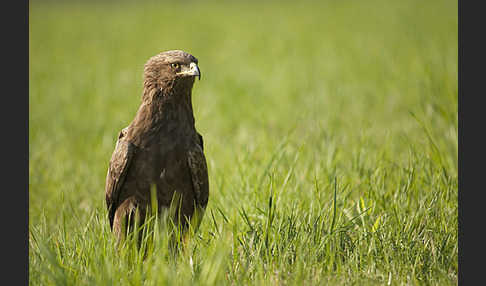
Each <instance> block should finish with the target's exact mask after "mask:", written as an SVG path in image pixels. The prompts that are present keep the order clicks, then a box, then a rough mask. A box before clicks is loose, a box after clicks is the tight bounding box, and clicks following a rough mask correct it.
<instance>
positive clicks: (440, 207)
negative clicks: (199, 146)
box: [28, 0, 458, 285]
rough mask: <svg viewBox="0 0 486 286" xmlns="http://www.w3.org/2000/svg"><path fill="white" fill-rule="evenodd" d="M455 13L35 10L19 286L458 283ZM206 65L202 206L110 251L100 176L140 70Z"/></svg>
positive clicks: (280, 8) (395, 4)
mask: <svg viewBox="0 0 486 286" xmlns="http://www.w3.org/2000/svg"><path fill="white" fill-rule="evenodd" d="M457 24H458V17H457V1H445V0H433V1H413V0H412V1H378V0H371V1H353V0H349V1H348V0H346V1H323V2H309V1H304V2H298V1H295V2H264V3H260V2H245V3H240V2H233V1H228V2H223V1H217V2H200V1H186V2H184V3H176V2H165V3H156V2H148V1H146V2H136V3H135V2H129V1H128V2H120V3H118V2H116V3H115V2H103V3H96V2H86V3H71V2H42V1H31V2H30V7H29V234H28V235H29V284H30V285H456V284H457V273H458V261H457V258H458V245H457V241H458V238H457V237H458V233H457V231H458V223H457V208H458V202H457V195H458V163H457V157H458V116H457V107H458V103H457V102H458V100H457V97H458V81H457V77H458V72H457V69H458V63H457V60H458V57H457V54H458V48H457V38H458V31H457ZM171 49H182V50H184V51H187V52H189V53H191V54H193V55H194V56H196V57H197V58H198V59H199V66H200V69H201V72H202V78H201V80H200V81H197V82H196V83H195V86H194V89H193V105H194V112H195V118H196V128H197V129H198V131H199V132H200V133H201V134H202V135H203V137H204V143H205V154H206V158H207V162H208V168H209V180H210V198H209V204H208V207H207V211H206V215H205V217H204V219H203V222H202V224H201V226H200V229H199V231H198V232H197V233H196V234H195V235H194V236H193V237H192V238H191V239H190V240H189V242H188V244H187V245H186V247H185V248H184V251H181V252H180V253H179V254H178V255H175V256H174V255H171V253H169V252H168V251H167V247H166V246H167V239H166V238H165V237H164V235H163V232H160V233H161V234H162V235H156V236H155V243H154V244H153V247H152V248H151V251H150V254H149V255H148V256H147V257H145V258H144V256H143V255H142V254H140V253H139V252H137V251H136V249H134V248H133V247H132V246H131V245H130V244H129V243H127V244H126V245H124V246H123V247H122V248H121V249H119V248H117V247H116V246H115V238H114V236H113V234H112V233H111V232H110V227H109V222H108V219H107V211H106V206H105V194H104V187H105V176H106V172H107V167H108V162H109V160H110V157H111V153H112V151H113V149H114V146H115V139H116V136H117V134H118V132H119V131H120V130H121V129H122V128H124V127H125V126H127V125H128V124H129V123H130V121H131V120H132V119H133V117H134V115H135V112H136V110H137V109H138V106H139V104H140V99H141V94H142V72H143V65H144V64H145V62H146V61H147V60H148V58H150V57H151V56H153V55H155V54H157V53H159V52H162V51H165V50H171Z"/></svg>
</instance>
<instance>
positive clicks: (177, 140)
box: [105, 50, 209, 239]
mask: <svg viewBox="0 0 486 286" xmlns="http://www.w3.org/2000/svg"><path fill="white" fill-rule="evenodd" d="M196 77H199V79H200V78H201V73H200V70H199V67H198V60H197V59H196V58H195V57H194V56H192V55H190V54H188V53H186V52H183V51H179V50H173V51H167V52H163V53H160V54H158V55H155V56H153V57H152V58H150V59H149V60H148V61H147V63H146V64H145V67H144V83H143V95H142V102H141V105H140V107H139V109H138V111H137V114H136V115H135V118H134V119H133V121H132V122H131V123H130V125H128V127H126V128H124V129H123V130H122V131H120V133H119V134H118V141H117V142H116V146H115V150H114V152H113V154H112V156H111V160H110V163H109V168H108V174H107V176H106V187H105V192H106V205H107V208H108V218H109V221H110V226H111V229H112V231H113V232H114V233H115V235H116V236H117V238H118V239H120V238H122V237H121V236H122V234H125V233H126V227H127V226H129V225H133V223H134V221H133V218H134V217H135V212H136V211H137V215H139V218H140V219H141V220H142V221H143V219H144V218H145V214H146V213H147V211H148V210H149V209H150V206H151V202H152V201H151V190H154V189H155V190H156V192H155V193H156V195H157V203H158V205H157V209H158V211H159V213H160V212H161V211H163V210H167V209H168V208H169V207H170V205H171V201H172V200H173V197H178V198H179V201H178V204H177V211H176V212H175V215H174V216H175V217H174V219H175V221H176V222H178V223H179V226H182V229H186V228H187V225H188V220H189V221H190V220H191V219H194V218H196V217H197V219H198V221H196V227H197V226H198V225H199V223H200V220H201V219H202V216H203V214H204V210H205V209H206V205H207V203H208V195H209V182H208V171H207V165H206V158H205V157H204V153H203V138H202V136H201V135H200V134H199V133H198V132H197V131H196V128H195V126H194V115H193V110H192V99H191V96H192V87H193V84H194V80H195V78H196ZM129 217H130V219H128V218H129Z"/></svg>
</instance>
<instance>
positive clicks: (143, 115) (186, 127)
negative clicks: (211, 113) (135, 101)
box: [128, 84, 195, 145]
mask: <svg viewBox="0 0 486 286" xmlns="http://www.w3.org/2000/svg"><path fill="white" fill-rule="evenodd" d="M192 132H195V127H194V114H193V109H192V84H191V86H187V87H185V88H179V89H151V90H147V89H144V95H143V97H142V104H141V105H140V107H139V109H138V111H137V115H136V116H135V118H134V120H133V121H132V123H131V124H130V128H129V134H128V137H131V139H132V140H133V142H134V143H135V144H137V143H139V144H140V145H144V143H143V142H137V141H139V139H138V138H143V137H147V136H146V135H148V137H147V138H150V137H153V136H159V135H162V136H164V135H169V134H174V133H177V134H181V135H183V134H190V133H192ZM137 145H138V144H137Z"/></svg>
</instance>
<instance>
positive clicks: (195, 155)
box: [187, 134, 209, 228]
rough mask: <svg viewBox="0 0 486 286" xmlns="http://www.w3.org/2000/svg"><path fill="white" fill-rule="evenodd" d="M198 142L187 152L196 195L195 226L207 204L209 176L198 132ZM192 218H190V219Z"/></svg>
mask: <svg viewBox="0 0 486 286" xmlns="http://www.w3.org/2000/svg"><path fill="white" fill-rule="evenodd" d="M198 137H199V144H197V145H196V147H195V148H192V149H191V150H189V152H188V153H187V162H188V164H189V169H190V170H191V178H192V185H193V188H194V192H195V197H196V207H197V208H196V212H197V213H196V214H195V215H194V217H195V218H196V219H197V220H196V221H197V222H196V225H195V227H196V228H197V227H198V226H199V223H200V222H201V219H202V216H203V215H204V210H205V209H206V206H207V204H208V196H209V178H208V167H207V165H206V157H204V152H203V148H204V145H203V140H202V136H201V135H200V134H198ZM191 220H192V219H191Z"/></svg>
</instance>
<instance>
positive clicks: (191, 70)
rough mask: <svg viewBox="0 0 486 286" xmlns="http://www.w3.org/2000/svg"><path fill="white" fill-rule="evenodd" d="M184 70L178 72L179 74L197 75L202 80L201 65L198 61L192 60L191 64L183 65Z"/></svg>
mask: <svg viewBox="0 0 486 286" xmlns="http://www.w3.org/2000/svg"><path fill="white" fill-rule="evenodd" d="M181 68H182V70H181V71H180V72H178V73H177V74H178V75H185V76H197V77H198V78H199V80H201V72H200V71H199V67H198V66H197V64H196V63H194V62H192V63H190V64H189V66H186V65H182V67H181Z"/></svg>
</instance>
